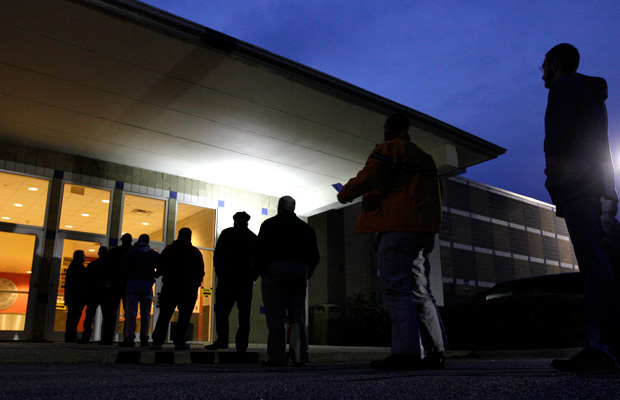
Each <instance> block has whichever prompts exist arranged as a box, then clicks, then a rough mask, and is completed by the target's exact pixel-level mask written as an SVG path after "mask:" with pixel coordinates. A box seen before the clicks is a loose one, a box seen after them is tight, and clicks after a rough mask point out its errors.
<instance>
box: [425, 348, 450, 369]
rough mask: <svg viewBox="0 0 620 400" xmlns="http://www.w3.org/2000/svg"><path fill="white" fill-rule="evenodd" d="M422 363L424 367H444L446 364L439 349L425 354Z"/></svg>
mask: <svg viewBox="0 0 620 400" xmlns="http://www.w3.org/2000/svg"><path fill="white" fill-rule="evenodd" d="M422 365H423V366H424V369H444V367H445V365H446V359H445V358H444V356H443V353H442V352H440V351H434V352H431V353H428V354H426V357H424V359H422Z"/></svg>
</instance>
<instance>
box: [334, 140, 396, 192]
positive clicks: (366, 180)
mask: <svg viewBox="0 0 620 400" xmlns="http://www.w3.org/2000/svg"><path fill="white" fill-rule="evenodd" d="M383 150H384V146H382V145H378V146H377V147H376V148H375V151H374V152H373V153H372V154H371V155H370V156H369V157H368V160H367V161H366V165H365V166H364V168H363V169H362V170H361V171H360V172H358V173H357V176H356V177H355V178H351V179H350V180H349V182H347V184H346V185H344V186H343V188H342V190H341V191H340V193H338V201H339V202H341V203H343V204H344V203H348V202H350V201H353V200H354V199H356V198H357V197H359V196H362V195H363V194H365V193H367V192H369V191H371V190H373V189H376V188H378V187H380V186H382V185H384V184H385V183H386V181H389V180H390V179H391V178H392V176H393V174H394V167H393V161H392V160H391V159H390V158H389V157H388V155H387V154H386V152H385V151H383Z"/></svg>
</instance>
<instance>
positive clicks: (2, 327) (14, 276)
mask: <svg viewBox="0 0 620 400" xmlns="http://www.w3.org/2000/svg"><path fill="white" fill-rule="evenodd" d="M35 241H36V237H35V236H34V235H25V234H18V233H10V232H0V260H2V263H0V331H23V330H24V328H25V324H26V309H27V307H28V295H29V292H30V276H31V274H32V270H31V268H32V261H33V258H34V246H35Z"/></svg>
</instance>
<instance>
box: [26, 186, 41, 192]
mask: <svg viewBox="0 0 620 400" xmlns="http://www.w3.org/2000/svg"><path fill="white" fill-rule="evenodd" d="M28 190H30V191H31V192H37V191H38V190H39V188H36V187H29V188H28Z"/></svg>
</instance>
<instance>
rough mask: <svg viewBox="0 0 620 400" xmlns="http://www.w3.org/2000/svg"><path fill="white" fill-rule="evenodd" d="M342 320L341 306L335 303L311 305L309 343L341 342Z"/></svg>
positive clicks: (335, 343)
mask: <svg viewBox="0 0 620 400" xmlns="http://www.w3.org/2000/svg"><path fill="white" fill-rule="evenodd" d="M342 320H343V311H342V307H340V306H338V305H336V304H316V305H314V306H311V307H310V321H309V331H310V334H309V338H308V339H309V340H308V342H309V343H310V344H329V345H339V344H341V341H342Z"/></svg>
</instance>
